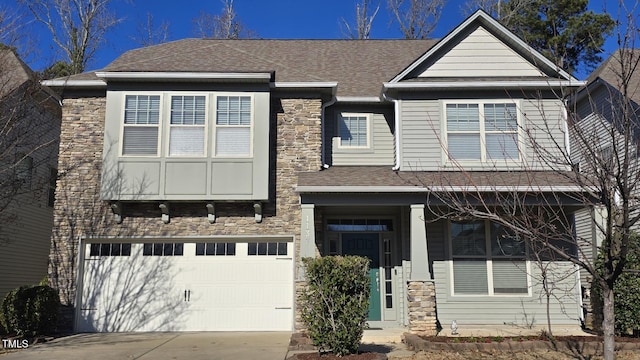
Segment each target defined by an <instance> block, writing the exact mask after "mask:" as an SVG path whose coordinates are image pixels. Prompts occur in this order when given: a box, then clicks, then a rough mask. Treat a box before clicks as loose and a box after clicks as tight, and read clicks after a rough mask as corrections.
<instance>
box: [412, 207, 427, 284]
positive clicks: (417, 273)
mask: <svg viewBox="0 0 640 360" xmlns="http://www.w3.org/2000/svg"><path fill="white" fill-rule="evenodd" d="M425 225H426V224H425V216H424V204H411V249H410V251H411V278H410V280H415V281H429V280H431V274H430V273H429V253H428V252H427V230H426V226H425Z"/></svg>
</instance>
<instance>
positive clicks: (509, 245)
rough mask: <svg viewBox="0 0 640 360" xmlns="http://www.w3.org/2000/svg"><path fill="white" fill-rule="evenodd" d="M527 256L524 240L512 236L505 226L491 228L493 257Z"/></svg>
mask: <svg viewBox="0 0 640 360" xmlns="http://www.w3.org/2000/svg"><path fill="white" fill-rule="evenodd" d="M525 254H526V248H525V243H524V241H523V240H522V239H520V238H518V237H517V236H514V235H512V234H510V233H509V232H508V231H507V229H505V228H504V227H503V226H500V225H495V224H493V225H492V226H491V255H493V256H517V257H524V256H525Z"/></svg>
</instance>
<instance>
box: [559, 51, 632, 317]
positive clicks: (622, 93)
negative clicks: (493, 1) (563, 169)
mask: <svg viewBox="0 0 640 360" xmlns="http://www.w3.org/2000/svg"><path fill="white" fill-rule="evenodd" d="M638 59H640V50H637V49H619V50H617V51H616V52H614V53H613V54H612V55H611V56H610V57H609V58H608V59H607V60H605V61H604V62H603V63H602V64H601V65H600V66H599V67H598V68H597V69H596V70H594V71H593V73H592V74H591V75H589V77H588V78H587V84H586V85H585V86H584V87H582V88H581V89H580V91H579V92H577V94H576V95H575V96H573V97H572V99H571V104H572V107H573V110H572V116H573V118H574V119H575V124H574V126H573V127H572V130H573V136H572V137H571V140H572V144H571V147H572V149H573V151H572V157H573V161H574V162H575V164H576V166H577V167H578V168H579V169H580V171H581V172H582V173H585V174H587V175H590V176H591V177H592V179H593V184H594V185H595V186H596V187H598V188H605V187H609V185H605V184H606V183H607V182H610V181H612V180H614V179H618V178H619V179H625V177H626V181H625V182H626V183H628V184H629V188H630V189H631V191H630V203H629V204H630V206H631V209H632V212H631V214H630V215H631V217H632V221H633V218H634V217H635V216H637V209H636V207H637V206H636V204H637V200H636V199H637V196H638V190H637V188H636V187H635V184H636V183H637V181H638V178H637V174H638V172H637V171H636V169H637V168H638V166H639V165H640V164H639V163H638V161H639V159H638V156H637V154H638V149H637V135H638V121H637V119H638V115H639V114H640V108H639V105H638V104H640V94H638V92H637V89H638V86H639V85H640V72H638V71H637V70H636V69H637V63H638ZM625 113H626V115H625ZM627 119H630V121H628V122H629V124H628V125H629V129H628V130H627V129H625V122H626V120H627ZM625 131H629V134H631V136H630V137H626V136H625ZM625 141H630V143H629V144H625ZM627 151H628V152H627ZM625 158H626V159H625ZM625 160H628V161H629V165H628V166H627V167H626V170H629V173H628V174H627V175H624V174H623V173H622V171H625V166H624V165H622V166H618V165H617V163H618V162H620V164H623V163H624V161H625ZM623 186H624V187H626V186H627V185H626V184H624V183H623ZM611 188H612V189H615V190H614V191H612V192H611V193H610V194H609V195H608V196H610V197H612V200H613V201H611V202H610V205H611V206H612V207H611V209H615V208H616V207H622V198H621V196H620V193H621V191H620V189H621V188H622V187H620V186H619V185H617V184H616V185H611ZM608 196H607V195H604V197H608ZM608 211H609V210H608V209H607V204H606V202H602V203H600V202H598V203H594V204H591V205H590V206H588V207H586V208H585V209H582V210H580V211H577V212H576V214H575V216H576V235H577V238H578V240H579V241H580V243H581V244H582V246H581V255H582V258H583V259H584V261H585V262H587V263H589V264H593V262H594V261H595V258H596V256H597V254H598V251H599V249H600V246H601V244H602V241H603V239H604V237H605V234H606V228H607V226H606V222H607V218H608V216H607V213H608ZM634 222H635V221H634ZM631 229H632V230H633V231H635V232H639V231H640V225H639V224H637V223H634V224H632V226H631ZM581 278H582V281H581V282H582V284H583V285H582V286H583V288H584V290H583V302H584V311H585V315H587V318H590V315H591V295H590V287H591V275H590V274H588V273H587V272H586V271H584V270H583V271H581Z"/></svg>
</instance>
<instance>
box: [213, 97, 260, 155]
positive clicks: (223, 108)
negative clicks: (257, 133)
mask: <svg viewBox="0 0 640 360" xmlns="http://www.w3.org/2000/svg"><path fill="white" fill-rule="evenodd" d="M251 116H252V115H251V97H250V96H220V95H219V96H217V97H216V136H215V142H216V145H215V155H216V156H249V155H251Z"/></svg>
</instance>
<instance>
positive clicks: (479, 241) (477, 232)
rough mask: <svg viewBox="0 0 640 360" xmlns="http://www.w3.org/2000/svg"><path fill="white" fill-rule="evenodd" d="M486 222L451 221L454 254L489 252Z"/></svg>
mask: <svg viewBox="0 0 640 360" xmlns="http://www.w3.org/2000/svg"><path fill="white" fill-rule="evenodd" d="M484 230H485V229H484V222H483V221H478V222H468V223H456V222H452V223H451V248H452V251H453V256H483V255H485V254H486V253H487V250H486V241H485V240H486V237H485V231H484Z"/></svg>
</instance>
